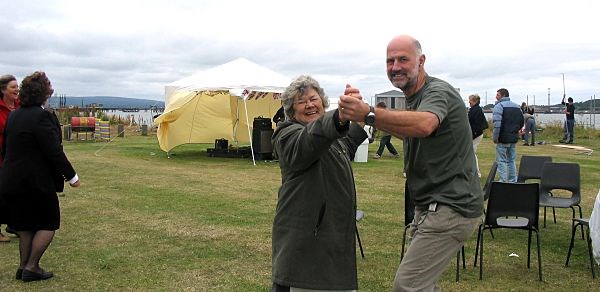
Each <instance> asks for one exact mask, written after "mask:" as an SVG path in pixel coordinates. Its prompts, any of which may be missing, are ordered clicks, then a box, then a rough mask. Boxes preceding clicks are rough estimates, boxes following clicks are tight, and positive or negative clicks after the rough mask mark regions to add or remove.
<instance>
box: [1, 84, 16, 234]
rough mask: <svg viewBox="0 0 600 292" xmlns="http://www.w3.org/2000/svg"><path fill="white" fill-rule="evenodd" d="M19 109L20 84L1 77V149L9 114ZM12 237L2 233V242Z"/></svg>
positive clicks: (3, 216) (4, 219) (3, 210)
mask: <svg viewBox="0 0 600 292" xmlns="http://www.w3.org/2000/svg"><path fill="white" fill-rule="evenodd" d="M18 107H19V84H18V83H17V78H15V76H12V75H2V76H0V148H2V145H3V144H4V125H5V124H6V119H7V118H8V114H10V112H12V111H14V110H15V109H17V108H18ZM2 161H3V159H2V155H0V173H1V172H2ZM6 208H7V206H5V205H4V204H3V203H2V202H0V224H3V223H6V222H7V221H8V215H7V212H8V210H6ZM9 231H10V232H12V230H10V228H9V227H8V226H6V232H9ZM8 241H10V237H8V236H5V235H4V234H2V232H1V231H0V242H8Z"/></svg>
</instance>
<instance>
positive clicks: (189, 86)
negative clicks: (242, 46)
mask: <svg viewBox="0 0 600 292" xmlns="http://www.w3.org/2000/svg"><path fill="white" fill-rule="evenodd" d="M290 82H291V79H289V78H287V77H285V76H283V75H281V74H279V73H276V72H274V71H272V70H270V69H267V68H265V67H262V66H259V65H257V64H255V63H253V62H250V61H248V60H246V59H243V58H240V59H236V60H234V61H231V62H229V63H225V64H223V65H219V66H217V67H213V68H211V69H207V70H204V71H200V72H198V73H196V74H194V75H192V76H189V77H186V78H183V79H181V80H177V81H175V82H172V83H169V84H167V85H166V86H165V111H164V113H163V114H162V115H160V116H159V117H158V118H156V120H155V121H154V124H155V125H158V132H157V136H158V141H159V145H160V148H161V149H162V150H163V151H166V152H169V151H170V150H171V149H173V148H175V147H177V146H179V145H182V144H186V143H213V142H214V141H215V139H220V138H225V139H227V140H229V141H232V142H233V143H235V144H236V145H237V144H238V143H250V142H251V135H250V132H251V127H252V121H253V119H254V118H255V117H259V116H262V117H272V116H273V115H275V113H276V112H277V110H278V109H279V107H281V102H280V100H279V96H280V94H281V92H283V91H284V90H285V88H286V87H287V86H288V85H289V84H290Z"/></svg>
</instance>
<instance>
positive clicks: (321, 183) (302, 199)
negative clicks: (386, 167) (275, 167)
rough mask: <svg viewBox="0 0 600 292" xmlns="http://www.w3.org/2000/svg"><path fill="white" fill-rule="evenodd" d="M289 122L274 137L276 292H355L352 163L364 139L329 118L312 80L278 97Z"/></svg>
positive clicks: (334, 116) (359, 131) (357, 129)
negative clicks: (305, 291) (304, 291)
mask: <svg viewBox="0 0 600 292" xmlns="http://www.w3.org/2000/svg"><path fill="white" fill-rule="evenodd" d="M281 98H282V101H283V107H284V109H285V115H286V120H285V121H283V122H280V123H279V124H278V125H277V129H276V130H275V133H274V134H273V138H272V143H273V153H274V155H275V156H276V157H277V158H278V160H279V166H280V168H281V181H282V184H281V187H280V188H279V193H278V200H277V209H276V211H275V218H274V220H273V238H272V264H273V266H272V280H273V289H272V291H289V290H290V289H292V290H293V289H294V288H301V289H312V290H356V289H358V280H357V271H356V241H355V240H356V229H355V228H356V225H355V224H356V221H355V220H356V217H355V216H356V189H355V185H354V176H353V173H352V160H353V158H354V154H355V153H356V150H357V149H358V146H359V145H360V144H361V143H362V141H364V140H365V139H366V138H367V133H366V132H365V131H364V130H363V128H362V127H361V126H359V125H358V124H356V123H350V122H348V121H343V120H340V118H339V110H337V109H336V110H333V111H329V112H325V108H326V107H327V106H328V104H329V100H328V97H327V96H326V95H325V92H324V91H323V88H321V87H320V85H319V83H318V82H317V81H316V80H315V79H313V78H312V77H310V76H300V77H298V78H297V79H295V80H294V81H292V83H291V84H290V85H289V86H288V87H287V88H286V90H285V92H284V93H283V94H282V96H281Z"/></svg>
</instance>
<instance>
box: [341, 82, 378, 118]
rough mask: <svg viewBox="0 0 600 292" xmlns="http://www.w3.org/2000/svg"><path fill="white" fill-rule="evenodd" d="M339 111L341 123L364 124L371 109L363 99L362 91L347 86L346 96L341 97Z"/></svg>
mask: <svg viewBox="0 0 600 292" xmlns="http://www.w3.org/2000/svg"><path fill="white" fill-rule="evenodd" d="M338 111H339V117H340V121H342V122H345V121H352V122H358V123H363V122H364V121H365V116H366V115H367V114H368V113H369V111H370V107H369V105H368V104H367V103H365V102H364V101H363V99H362V95H361V94H360V90H358V88H354V87H352V86H351V85H350V84H346V89H345V90H344V94H343V95H340V100H339V103H338Z"/></svg>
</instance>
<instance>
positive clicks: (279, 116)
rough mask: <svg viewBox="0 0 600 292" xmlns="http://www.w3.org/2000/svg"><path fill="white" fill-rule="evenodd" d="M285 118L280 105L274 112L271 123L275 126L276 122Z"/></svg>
mask: <svg viewBox="0 0 600 292" xmlns="http://www.w3.org/2000/svg"><path fill="white" fill-rule="evenodd" d="M284 120H285V113H284V112H283V106H281V107H280V108H279V109H278V110H277V112H276V113H275V115H274V116H273V123H274V124H275V126H277V124H278V123H279V122H283V121H284Z"/></svg>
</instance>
